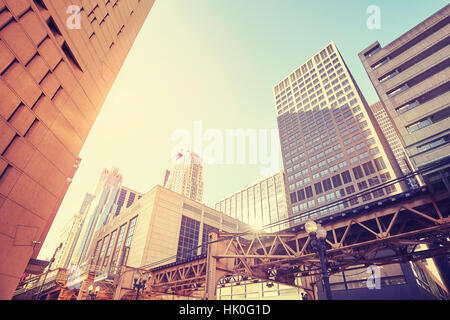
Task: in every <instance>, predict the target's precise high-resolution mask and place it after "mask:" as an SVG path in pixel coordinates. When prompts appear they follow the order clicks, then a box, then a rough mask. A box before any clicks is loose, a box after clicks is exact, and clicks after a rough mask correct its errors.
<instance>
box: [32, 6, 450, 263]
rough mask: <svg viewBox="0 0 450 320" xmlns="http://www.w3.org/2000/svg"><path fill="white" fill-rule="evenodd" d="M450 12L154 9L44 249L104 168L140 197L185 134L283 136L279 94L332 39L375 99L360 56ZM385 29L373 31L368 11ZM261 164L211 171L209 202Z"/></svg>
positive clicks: (47, 251) (44, 253)
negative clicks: (179, 133)
mask: <svg viewBox="0 0 450 320" xmlns="http://www.w3.org/2000/svg"><path fill="white" fill-rule="evenodd" d="M446 4H447V1H443V0H432V1H424V0H420V1H419V0H395V1H392V0H383V1H380V0H370V1H367V0H342V1H332V0H328V1H324V0H315V1H304V0H277V1H269V0H227V1H219V0H193V1H181V0H156V2H155V5H154V7H153V9H152V10H151V12H150V14H149V16H148V18H147V21H146V23H145V24H144V26H143V28H142V30H141V32H140V34H139V36H138V38H137V40H136V42H135V44H134V46H133V48H132V50H131V52H130V54H129V56H128V58H127V60H126V62H125V64H124V65H123V67H122V70H121V72H120V74H119V76H118V78H117V80H116V82H115V84H114V86H113V88H112V90H111V92H110V94H109V96H108V98H107V100H106V102H105V104H104V106H103V108H102V110H101V112H100V114H99V116H98V118H97V120H96V123H95V124H94V126H93V128H92V130H91V132H90V134H89V137H88V139H87V141H86V143H85V145H84V147H83V149H82V151H81V154H80V157H81V158H82V159H83V160H82V162H81V166H80V168H79V170H78V172H77V174H76V176H75V178H74V180H73V183H72V185H71V187H70V188H69V190H68V192H67V195H66V197H65V199H64V201H63V203H62V205H61V208H60V210H59V212H58V215H57V217H56V219H55V222H54V224H53V226H52V229H51V230H50V233H49V235H48V237H47V241H46V243H45V244H44V247H43V249H42V250H41V254H40V257H41V258H46V257H49V256H51V254H52V252H53V250H54V248H55V247H56V246H57V243H56V242H57V236H58V233H59V231H60V229H61V228H62V226H63V225H64V223H65V222H67V221H68V219H70V217H71V216H72V215H73V214H74V213H76V212H77V211H78V210H79V208H80V205H81V201H82V200H83V198H84V194H85V193H86V192H93V190H94V188H95V185H96V183H97V180H98V178H99V174H100V172H101V170H102V168H104V167H111V166H112V165H114V166H117V167H118V168H119V169H120V170H121V172H122V174H123V175H124V185H125V186H127V187H129V188H132V189H135V190H137V191H140V192H146V191H148V190H150V189H151V188H152V187H153V186H155V185H156V184H161V182H162V179H163V174H164V170H165V169H166V167H167V165H168V160H169V156H170V153H171V151H172V149H173V148H174V146H175V144H176V143H175V142H173V141H171V134H172V133H173V132H174V131H175V130H177V129H186V130H189V131H192V130H193V123H194V121H197V120H200V121H202V125H203V128H204V130H206V129H209V128H211V129H217V130H220V131H223V132H225V130H226V129H268V130H270V129H275V128H276V127H277V125H276V117H275V110H274V104H273V96H272V88H273V86H274V85H275V84H276V83H278V82H279V81H280V80H282V79H284V77H286V76H287V75H288V74H289V73H291V72H292V71H293V70H294V69H295V68H297V67H298V66H299V65H301V64H303V63H304V62H305V61H306V60H307V59H308V58H310V57H311V56H312V55H313V54H315V53H316V52H317V51H318V50H320V49H321V48H323V47H324V46H325V45H326V44H328V43H329V42H331V41H334V42H335V43H336V45H337V46H338V48H339V50H340V52H341V54H342V55H343V57H344V59H345V61H346V63H347V66H348V67H349V68H350V71H351V72H352V74H353V76H354V78H355V80H356V81H357V83H358V85H359V86H360V88H361V90H362V92H363V94H364V96H365V97H366V99H367V101H368V103H373V102H376V101H377V100H378V98H377V96H376V93H375V91H374V89H373V87H372V85H371V83H370V81H369V79H368V77H367V75H366V73H365V71H364V69H363V67H362V64H361V62H360V60H359V58H358V56H357V55H358V53H359V52H360V51H362V50H363V49H364V48H366V47H367V46H368V45H370V44H371V43H373V42H374V41H376V40H378V41H379V42H380V43H381V45H386V44H388V43H389V42H391V41H392V40H394V39H395V38H396V37H398V36H400V35H401V34H403V33H404V32H406V31H408V30H409V29H411V28H412V27H414V26H415V25H417V24H418V23H420V22H421V21H423V20H424V19H426V18H427V17H429V16H430V15H432V14H433V13H434V12H436V11H437V10H439V9H441V8H442V7H444V6H445V5H446ZM370 5H377V6H379V7H380V9H381V29H380V30H370V29H368V28H367V27H366V21H367V19H368V18H369V14H367V13H366V9H367V7H369V6H370ZM260 169H261V166H260V165H209V166H205V168H204V202H205V203H206V204H207V205H210V206H213V205H214V203H215V202H216V201H218V200H221V199H222V198H224V197H226V196H227V195H229V194H231V193H233V192H236V191H239V189H241V188H242V187H244V186H246V185H248V184H249V183H251V182H252V181H253V180H255V179H257V178H258V177H259V176H260Z"/></svg>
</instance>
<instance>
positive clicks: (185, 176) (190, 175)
mask: <svg viewBox="0 0 450 320" xmlns="http://www.w3.org/2000/svg"><path fill="white" fill-rule="evenodd" d="M167 175H168V178H167ZM164 181H165V182H167V183H166V185H165V187H167V188H168V189H170V190H172V191H175V192H178V193H180V194H182V195H184V196H185V197H188V198H189V199H192V200H195V201H198V202H202V199H203V166H202V160H201V158H200V156H198V155H197V154H195V153H194V152H191V151H182V152H178V153H177V155H176V156H175V158H174V159H173V160H172V167H171V168H170V170H169V172H167V171H166V173H165V179H164Z"/></svg>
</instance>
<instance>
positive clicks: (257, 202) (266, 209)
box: [215, 172, 289, 232]
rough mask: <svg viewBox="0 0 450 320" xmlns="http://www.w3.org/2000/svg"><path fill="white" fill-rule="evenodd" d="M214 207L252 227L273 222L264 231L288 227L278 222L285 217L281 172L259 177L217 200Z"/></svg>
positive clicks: (284, 197)
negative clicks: (244, 186)
mask: <svg viewBox="0 0 450 320" xmlns="http://www.w3.org/2000/svg"><path fill="white" fill-rule="evenodd" d="M215 209H216V210H217V211H220V212H223V213H225V214H226V215H228V216H230V217H232V218H234V219H237V220H240V221H242V222H245V223H246V224H248V225H250V226H252V227H254V228H255V229H260V228H261V227H263V226H267V225H269V224H275V225H274V226H273V227H271V228H268V229H266V230H264V231H267V232H276V231H280V230H283V229H286V228H288V227H289V223H283V224H280V225H278V224H277V222H279V221H281V220H283V219H286V218H288V211H287V204H286V193H285V186H284V174H283V172H278V173H276V174H274V175H270V176H264V177H262V178H260V179H258V180H257V181H255V182H254V183H252V184H251V185H250V186H248V187H246V188H244V189H242V190H241V191H239V192H237V193H235V194H233V195H231V196H229V197H226V198H225V199H223V200H221V201H219V202H217V203H216V204H215Z"/></svg>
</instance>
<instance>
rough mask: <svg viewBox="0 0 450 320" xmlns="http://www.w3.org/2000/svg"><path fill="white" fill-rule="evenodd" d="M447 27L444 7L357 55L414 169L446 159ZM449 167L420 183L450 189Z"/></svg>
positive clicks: (449, 145)
mask: <svg viewBox="0 0 450 320" xmlns="http://www.w3.org/2000/svg"><path fill="white" fill-rule="evenodd" d="M449 22H450V5H447V6H445V7H444V8H442V9H441V10H439V11H438V12H436V13H435V14H433V15H432V16H431V17H429V18H427V19H426V20H425V21H423V22H421V23H420V24H418V25H417V26H415V27H414V28H412V29H411V30H409V31H408V32H406V33H405V34H403V35H401V36H400V37H399V38H397V39H395V40H394V41H393V42H391V43H389V44H387V45H386V46H384V47H382V46H381V45H380V43H379V42H378V41H377V42H375V43H373V44H371V45H370V46H369V47H367V48H366V49H364V50H363V51H362V52H361V53H360V54H359V57H360V59H361V61H362V63H363V65H364V68H365V69H366V72H367V74H368V75H369V78H370V80H371V81H372V83H373V85H374V87H375V89H376V91H377V93H378V96H379V97H380V100H381V101H382V102H383V104H384V106H385V107H386V111H387V113H388V114H389V117H390V118H391V119H392V121H393V123H394V125H395V127H396V130H397V132H398V134H399V138H400V141H401V143H402V145H403V147H404V149H405V150H406V153H407V155H408V157H409V159H410V160H411V163H412V165H413V169H414V170H418V169H421V168H423V167H424V166H427V165H432V164H433V163H436V161H438V160H441V161H442V162H445V161H446V160H448V158H449V156H450V105H449V101H450V80H449V79H450V68H449V65H450V56H449ZM449 167H450V164H448V161H447V169H446V171H447V172H446V173H444V174H443V171H435V172H433V173H430V174H429V175H427V176H426V177H425V179H426V180H427V182H434V181H438V180H441V181H442V180H443V182H444V183H443V185H446V186H447V189H449V190H450V181H449V175H450V169H449ZM441 184H442V182H441Z"/></svg>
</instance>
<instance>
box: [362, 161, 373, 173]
mask: <svg viewBox="0 0 450 320" xmlns="http://www.w3.org/2000/svg"><path fill="white" fill-rule="evenodd" d="M362 166H363V169H364V173H365V174H366V176H368V175H371V174H373V173H375V168H374V167H373V164H372V161H369V162H366V163H363V165H362Z"/></svg>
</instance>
